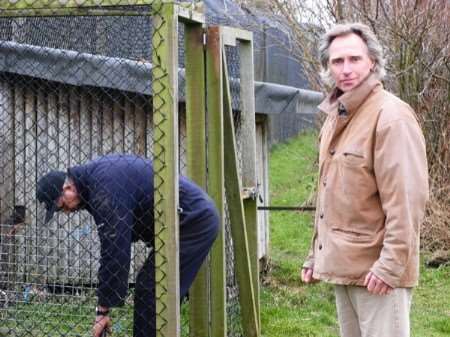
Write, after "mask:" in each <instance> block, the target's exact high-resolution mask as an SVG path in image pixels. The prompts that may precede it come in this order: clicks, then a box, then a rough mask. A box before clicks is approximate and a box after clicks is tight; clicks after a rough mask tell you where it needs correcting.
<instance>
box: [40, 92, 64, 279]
mask: <svg viewBox="0 0 450 337" xmlns="http://www.w3.org/2000/svg"><path fill="white" fill-rule="evenodd" d="M47 100H48V102H47V104H48V106H47V111H48V112H47V113H48V153H49V160H48V168H49V170H57V169H61V167H60V166H59V121H58V94H57V92H56V87H55V88H52V90H49V93H48V98H47ZM40 207H41V208H43V209H45V208H44V206H43V205H41V206H40ZM46 227H47V228H48V230H49V242H48V244H49V247H50V249H49V252H48V257H47V261H48V264H49V268H48V271H47V272H48V278H49V282H52V281H53V282H54V281H55V280H56V279H57V278H58V263H59V261H58V260H59V257H58V243H59V242H58V232H59V229H58V225H57V222H56V221H50V222H49V223H48V224H46Z"/></svg>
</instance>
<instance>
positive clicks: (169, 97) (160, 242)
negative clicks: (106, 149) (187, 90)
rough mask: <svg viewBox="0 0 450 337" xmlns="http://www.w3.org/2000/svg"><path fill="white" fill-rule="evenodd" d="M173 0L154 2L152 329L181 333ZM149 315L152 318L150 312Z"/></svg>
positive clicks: (164, 333) (164, 334)
mask: <svg viewBox="0 0 450 337" xmlns="http://www.w3.org/2000/svg"><path fill="white" fill-rule="evenodd" d="M175 6H176V5H174V4H173V3H163V2H162V1H161V2H155V3H154V4H153V39H152V45H153V55H152V62H153V69H152V79H153V81H152V92H153V127H154V143H153V164H154V186H155V195H154V203H155V210H154V213H155V269H156V270H155V282H156V285H155V286H156V287H155V288H156V289H155V290H156V313H157V315H156V335H157V336H158V337H167V336H171V337H172V336H173V337H178V336H179V334H180V305H179V304H180V289H179V284H180V282H179V280H180V278H179V256H178V252H179V219H178V214H177V210H178V193H179V192H178V101H177V98H178V73H177V70H178V37H177V33H178V18H177V17H176V10H175ZM148 319H152V318H151V317H149V318H148Z"/></svg>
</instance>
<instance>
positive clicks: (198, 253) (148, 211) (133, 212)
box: [68, 155, 219, 307]
mask: <svg viewBox="0 0 450 337" xmlns="http://www.w3.org/2000/svg"><path fill="white" fill-rule="evenodd" d="M68 175H69V177H70V178H72V179H73V181H74V183H75V185H76V187H77V190H78V192H79V193H80V196H81V200H82V205H81V207H82V208H84V209H86V210H87V211H88V212H89V213H90V214H91V215H92V216H93V217H94V220H95V223H96V225H97V231H98V234H99V237H100V242H101V254H100V255H101V258H100V267H99V271H98V282H99V286H98V290H97V295H98V303H99V304H100V305H104V306H108V307H114V306H118V305H122V304H123V301H124V299H125V296H126V293H127V289H128V273H129V269H130V260H131V244H132V242H135V241H138V240H142V241H144V242H146V243H147V244H148V245H150V246H153V244H154V242H153V241H154V233H153V232H154V223H153V165H152V162H151V161H150V160H147V159H145V158H142V157H138V156H134V155H107V156H103V157H100V158H98V159H95V160H93V161H91V162H88V163H87V164H85V165H80V166H75V167H72V168H70V169H69V170H68ZM179 189H180V193H179V200H180V201H179V202H180V207H181V213H180V295H181V296H182V297H183V296H185V295H186V293H187V291H188V289H189V287H190V285H191V283H192V281H193V279H194V277H195V274H196V272H197V270H198V268H199V266H200V264H201V262H202V261H201V260H203V258H204V256H205V255H206V254H207V251H208V250H209V248H210V246H211V244H212V242H213V241H214V239H215V237H216V236H217V232H218V228H219V217H218V213H217V210H216V208H215V206H214V204H213V202H212V200H211V199H210V198H209V197H208V196H207V194H206V193H205V192H204V191H203V190H202V189H201V188H200V187H198V186H197V185H195V184H194V183H193V182H191V181H189V180H188V179H187V178H185V177H180V181H179ZM205 250H206V252H205ZM199 259H201V260H199Z"/></svg>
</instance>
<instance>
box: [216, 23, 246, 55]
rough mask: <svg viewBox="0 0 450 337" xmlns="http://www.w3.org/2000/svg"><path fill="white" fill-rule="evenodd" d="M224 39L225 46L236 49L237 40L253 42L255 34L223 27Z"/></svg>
mask: <svg viewBox="0 0 450 337" xmlns="http://www.w3.org/2000/svg"><path fill="white" fill-rule="evenodd" d="M222 39H223V43H224V45H227V46H233V47H234V46H236V41H237V40H240V41H247V42H251V41H252V40H253V33H252V32H250V31H248V30H243V29H239V28H235V27H222ZM252 60H253V57H252Z"/></svg>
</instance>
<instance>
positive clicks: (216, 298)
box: [206, 27, 227, 337]
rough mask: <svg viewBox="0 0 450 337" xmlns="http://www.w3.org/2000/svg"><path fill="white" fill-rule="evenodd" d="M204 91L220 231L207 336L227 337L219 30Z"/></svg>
mask: <svg viewBox="0 0 450 337" xmlns="http://www.w3.org/2000/svg"><path fill="white" fill-rule="evenodd" d="M206 88H207V121H208V129H207V134H208V150H207V153H208V193H209V195H210V196H211V198H212V199H213V200H214V201H215V204H216V207H217V209H218V210H219V214H220V219H221V221H220V232H219V235H218V237H217V239H216V241H215V242H214V245H213V247H212V250H211V336H212V337H226V336H227V317H226V306H227V303H226V259H225V209H224V203H225V184H224V136H223V83H222V39H221V31H220V27H209V28H208V30H207V35H206Z"/></svg>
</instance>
